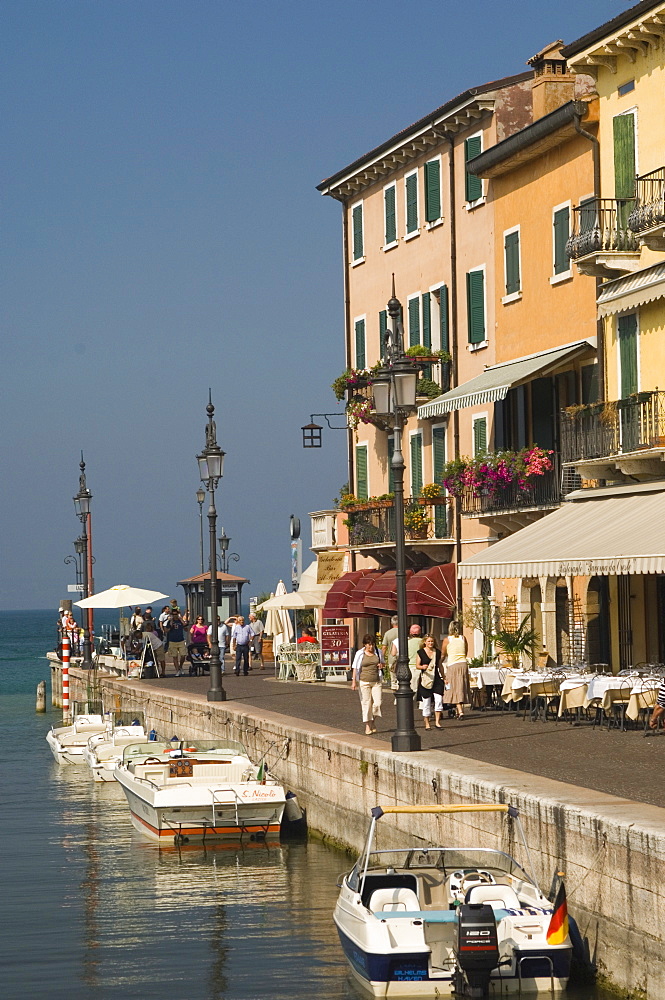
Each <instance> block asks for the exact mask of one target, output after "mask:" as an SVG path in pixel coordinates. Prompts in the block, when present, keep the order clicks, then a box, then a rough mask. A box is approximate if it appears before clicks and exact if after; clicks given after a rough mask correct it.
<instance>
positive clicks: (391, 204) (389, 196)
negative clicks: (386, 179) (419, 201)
mask: <svg viewBox="0 0 665 1000" xmlns="http://www.w3.org/2000/svg"><path fill="white" fill-rule="evenodd" d="M383 207H384V212H385V230H386V231H385V242H386V246H388V245H389V244H390V243H394V242H395V240H396V239H397V214H396V210H395V188H394V187H389V188H386V190H385V191H384V192H383Z"/></svg>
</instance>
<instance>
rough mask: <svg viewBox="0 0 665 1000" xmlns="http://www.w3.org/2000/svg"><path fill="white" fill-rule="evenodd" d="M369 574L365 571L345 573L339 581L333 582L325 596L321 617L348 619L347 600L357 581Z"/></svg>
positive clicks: (357, 570)
mask: <svg viewBox="0 0 665 1000" xmlns="http://www.w3.org/2000/svg"><path fill="white" fill-rule="evenodd" d="M369 572H371V571H370V570H367V569H356V570H353V572H352V573H345V574H344V576H340V578H339V580H335V582H334V583H333V585H332V587H331V588H330V590H329V591H328V594H327V596H326V603H325V606H324V608H323V617H324V618H348V617H349V612H348V607H347V604H348V599H349V597H350V596H351V594H352V593H353V591H354V589H355V586H356V583H357V582H358V580H360V578H361V577H363V576H365V574H366V573H369Z"/></svg>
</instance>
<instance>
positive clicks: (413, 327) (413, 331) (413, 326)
mask: <svg viewBox="0 0 665 1000" xmlns="http://www.w3.org/2000/svg"><path fill="white" fill-rule="evenodd" d="M419 343H420V302H419V300H418V299H409V347H413V345H414V344H419Z"/></svg>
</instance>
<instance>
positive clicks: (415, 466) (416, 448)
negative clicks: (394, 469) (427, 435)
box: [411, 431, 423, 497]
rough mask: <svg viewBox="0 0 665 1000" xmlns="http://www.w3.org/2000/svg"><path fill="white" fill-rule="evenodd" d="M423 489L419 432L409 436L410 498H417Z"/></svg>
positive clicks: (420, 435)
mask: <svg viewBox="0 0 665 1000" xmlns="http://www.w3.org/2000/svg"><path fill="white" fill-rule="evenodd" d="M422 488H423V437H422V434H421V433H420V431H417V432H416V433H415V434H412V435H411V496H412V497H419V496H420V494H421V492H422Z"/></svg>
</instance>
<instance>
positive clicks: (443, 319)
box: [439, 285, 449, 351]
mask: <svg viewBox="0 0 665 1000" xmlns="http://www.w3.org/2000/svg"><path fill="white" fill-rule="evenodd" d="M439 333H440V335H441V350H442V351H447V350H449V347H448V342H449V335H448V288H447V286H446V285H441V288H440V289H439Z"/></svg>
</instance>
